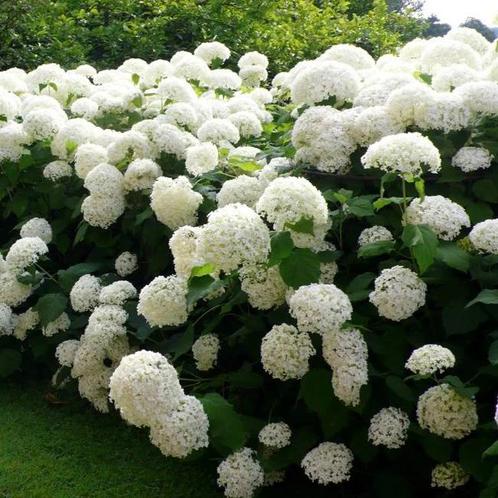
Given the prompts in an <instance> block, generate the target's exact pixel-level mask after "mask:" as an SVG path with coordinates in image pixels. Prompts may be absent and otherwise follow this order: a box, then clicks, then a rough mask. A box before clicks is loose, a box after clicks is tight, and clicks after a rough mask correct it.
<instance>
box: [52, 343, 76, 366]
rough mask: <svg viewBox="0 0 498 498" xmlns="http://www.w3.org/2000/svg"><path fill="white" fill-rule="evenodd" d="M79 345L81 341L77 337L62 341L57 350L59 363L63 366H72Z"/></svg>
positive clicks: (56, 354) (56, 355)
mask: <svg viewBox="0 0 498 498" xmlns="http://www.w3.org/2000/svg"><path fill="white" fill-rule="evenodd" d="M79 347H80V341H78V340H76V339H69V340H67V341H64V342H61V343H60V344H59V345H58V346H57V348H56V350H55V357H56V358H57V361H58V362H59V364H60V365H61V366H63V367H72V366H73V363H74V357H75V356H76V351H78V348H79Z"/></svg>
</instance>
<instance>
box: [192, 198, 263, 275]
mask: <svg viewBox="0 0 498 498" xmlns="http://www.w3.org/2000/svg"><path fill="white" fill-rule="evenodd" d="M269 249H270V231H269V229H268V227H267V226H266V225H265V224H264V222H263V220H262V219H261V218H260V217H259V216H258V215H257V214H256V213H255V212H254V211H253V210H252V209H251V208H249V207H247V206H245V205H243V204H229V205H228V206H224V207H222V208H219V209H217V210H216V211H213V212H211V213H210V214H209V217H208V222H207V224H206V225H204V227H203V230H202V232H201V233H200V236H199V252H200V254H201V255H202V256H203V259H204V260H205V261H206V262H208V263H211V264H213V265H214V266H215V268H216V269H218V270H222V271H224V272H226V273H229V272H231V271H233V270H235V269H237V267H239V266H240V265H242V264H254V263H261V262H264V261H266V258H267V256H268V252H269Z"/></svg>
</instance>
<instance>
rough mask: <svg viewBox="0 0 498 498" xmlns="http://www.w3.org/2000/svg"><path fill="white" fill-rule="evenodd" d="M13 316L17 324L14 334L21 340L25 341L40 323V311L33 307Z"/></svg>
mask: <svg viewBox="0 0 498 498" xmlns="http://www.w3.org/2000/svg"><path fill="white" fill-rule="evenodd" d="M12 318H13V321H14V324H15V327H14V331H13V335H14V337H15V338H16V339H19V340H20V341H24V339H26V336H27V335H28V332H29V331H30V330H33V329H34V328H35V327H36V326H37V325H38V324H39V323H40V317H39V315H38V312H37V311H35V310H33V308H29V309H28V310H26V311H25V312H24V313H21V314H19V315H17V316H13V317H12Z"/></svg>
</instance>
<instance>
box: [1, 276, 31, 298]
mask: <svg viewBox="0 0 498 498" xmlns="http://www.w3.org/2000/svg"><path fill="white" fill-rule="evenodd" d="M31 291H32V287H31V285H27V284H22V283H21V282H19V281H18V280H17V276H16V274H15V273H13V272H11V271H2V272H0V303H4V304H6V305H7V306H18V305H19V304H21V303H23V302H24V301H26V299H28V297H29V296H30V295H31Z"/></svg>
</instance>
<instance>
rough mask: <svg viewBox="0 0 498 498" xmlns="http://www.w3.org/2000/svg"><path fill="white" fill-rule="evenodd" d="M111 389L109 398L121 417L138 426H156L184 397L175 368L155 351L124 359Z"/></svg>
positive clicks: (134, 354)
mask: <svg viewBox="0 0 498 498" xmlns="http://www.w3.org/2000/svg"><path fill="white" fill-rule="evenodd" d="M109 387H110V394H109V397H110V399H111V400H112V401H113V402H114V404H115V405H116V408H118V409H119V411H120V413H121V416H122V417H123V418H124V419H125V420H126V421H127V422H129V423H130V424H132V425H136V426H138V427H142V426H151V425H153V424H154V423H155V422H156V421H158V420H160V417H161V416H162V415H164V414H167V413H171V412H172V411H174V410H176V409H177V408H179V407H180V405H181V402H182V401H183V398H184V393H183V389H182V387H181V386H180V382H179V381H178V374H177V373H176V370H175V369H174V367H173V366H172V365H171V364H170V363H169V362H168V360H167V359H166V358H165V357H164V356H162V355H161V354H160V353H154V352H152V351H145V350H142V351H138V352H136V353H133V354H130V355H128V356H125V357H124V358H123V359H122V360H121V363H120V364H119V366H118V367H117V368H116V370H115V371H114V373H113V374H112V377H111V379H110V383H109Z"/></svg>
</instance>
